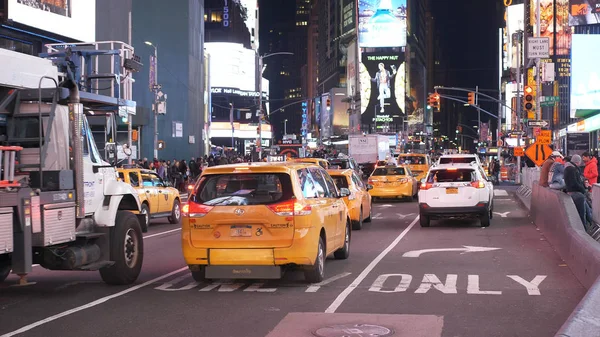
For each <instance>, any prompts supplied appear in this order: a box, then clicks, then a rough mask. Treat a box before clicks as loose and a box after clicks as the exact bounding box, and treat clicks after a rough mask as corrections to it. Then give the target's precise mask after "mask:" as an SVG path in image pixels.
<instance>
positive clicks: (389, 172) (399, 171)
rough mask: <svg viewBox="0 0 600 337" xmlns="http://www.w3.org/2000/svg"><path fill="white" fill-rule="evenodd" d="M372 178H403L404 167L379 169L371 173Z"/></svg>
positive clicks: (404, 173)
mask: <svg viewBox="0 0 600 337" xmlns="http://www.w3.org/2000/svg"><path fill="white" fill-rule="evenodd" d="M373 175H374V176H404V175H406V170H405V169H404V167H385V168H384V167H379V168H377V169H375V171H374V172H373Z"/></svg>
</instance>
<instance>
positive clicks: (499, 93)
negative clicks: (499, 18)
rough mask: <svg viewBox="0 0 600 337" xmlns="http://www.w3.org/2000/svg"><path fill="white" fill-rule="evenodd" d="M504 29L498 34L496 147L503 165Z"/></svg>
mask: <svg viewBox="0 0 600 337" xmlns="http://www.w3.org/2000/svg"><path fill="white" fill-rule="evenodd" d="M502 36H503V33H502V28H499V32H498V125H496V146H497V147H498V161H499V162H500V163H503V162H504V161H503V160H502V156H501V154H502V146H501V145H500V129H501V127H502V105H501V104H500V103H499V102H500V101H501V100H502V66H503V64H502V47H503V45H504V44H503V41H502Z"/></svg>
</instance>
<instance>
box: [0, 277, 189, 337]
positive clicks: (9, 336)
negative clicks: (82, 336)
mask: <svg viewBox="0 0 600 337" xmlns="http://www.w3.org/2000/svg"><path fill="white" fill-rule="evenodd" d="M187 269H188V267H187V266H186V267H183V268H180V269H177V270H174V271H172V272H170V273H168V274H165V275H162V276H159V277H157V278H154V279H152V280H150V281H146V282H144V283H142V284H138V285H136V286H133V287H131V288H127V289H125V290H123V291H120V292H118V293H116V294H112V295H109V296H105V297H102V298H99V299H97V300H95V301H92V302H90V303H88V304H84V305H82V306H79V307H76V308H73V309H70V310H67V311H63V312H61V313H58V314H56V315H53V316H50V317H48V318H44V319H42V320H39V321H37V322H34V323H31V324H29V325H26V326H24V327H22V328H20V329H18V330H15V331H12V332H9V333H6V334H4V335H2V336H0V337H12V336H15V335H18V334H21V333H24V332H27V331H29V330H32V329H33V328H36V327H38V326H40V325H44V324H46V323H50V322H52V321H55V320H57V319H59V318H63V317H65V316H69V315H71V314H74V313H76V312H79V311H82V310H85V309H89V308H92V307H95V306H97V305H100V304H102V303H104V302H107V301H109V300H112V299H113V298H117V297H120V296H123V295H125V294H128V293H130V292H132V291H136V290H138V289H140V288H143V287H145V286H148V285H150V284H153V283H155V282H158V281H160V280H163V279H166V278H167V277H170V276H172V275H175V274H177V273H180V272H182V271H184V270H187Z"/></svg>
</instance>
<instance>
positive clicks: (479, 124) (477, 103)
mask: <svg viewBox="0 0 600 337" xmlns="http://www.w3.org/2000/svg"><path fill="white" fill-rule="evenodd" d="M475 106H476V107H477V135H478V136H479V139H478V142H481V110H479V86H478V85H477V86H475ZM478 145H479V144H478Z"/></svg>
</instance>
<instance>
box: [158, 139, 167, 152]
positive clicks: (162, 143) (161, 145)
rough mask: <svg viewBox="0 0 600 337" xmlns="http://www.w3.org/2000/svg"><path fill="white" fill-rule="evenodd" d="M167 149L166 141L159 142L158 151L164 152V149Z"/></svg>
mask: <svg viewBox="0 0 600 337" xmlns="http://www.w3.org/2000/svg"><path fill="white" fill-rule="evenodd" d="M165 147H166V145H165V141H164V140H159V141H158V149H159V150H164V149H165Z"/></svg>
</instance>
